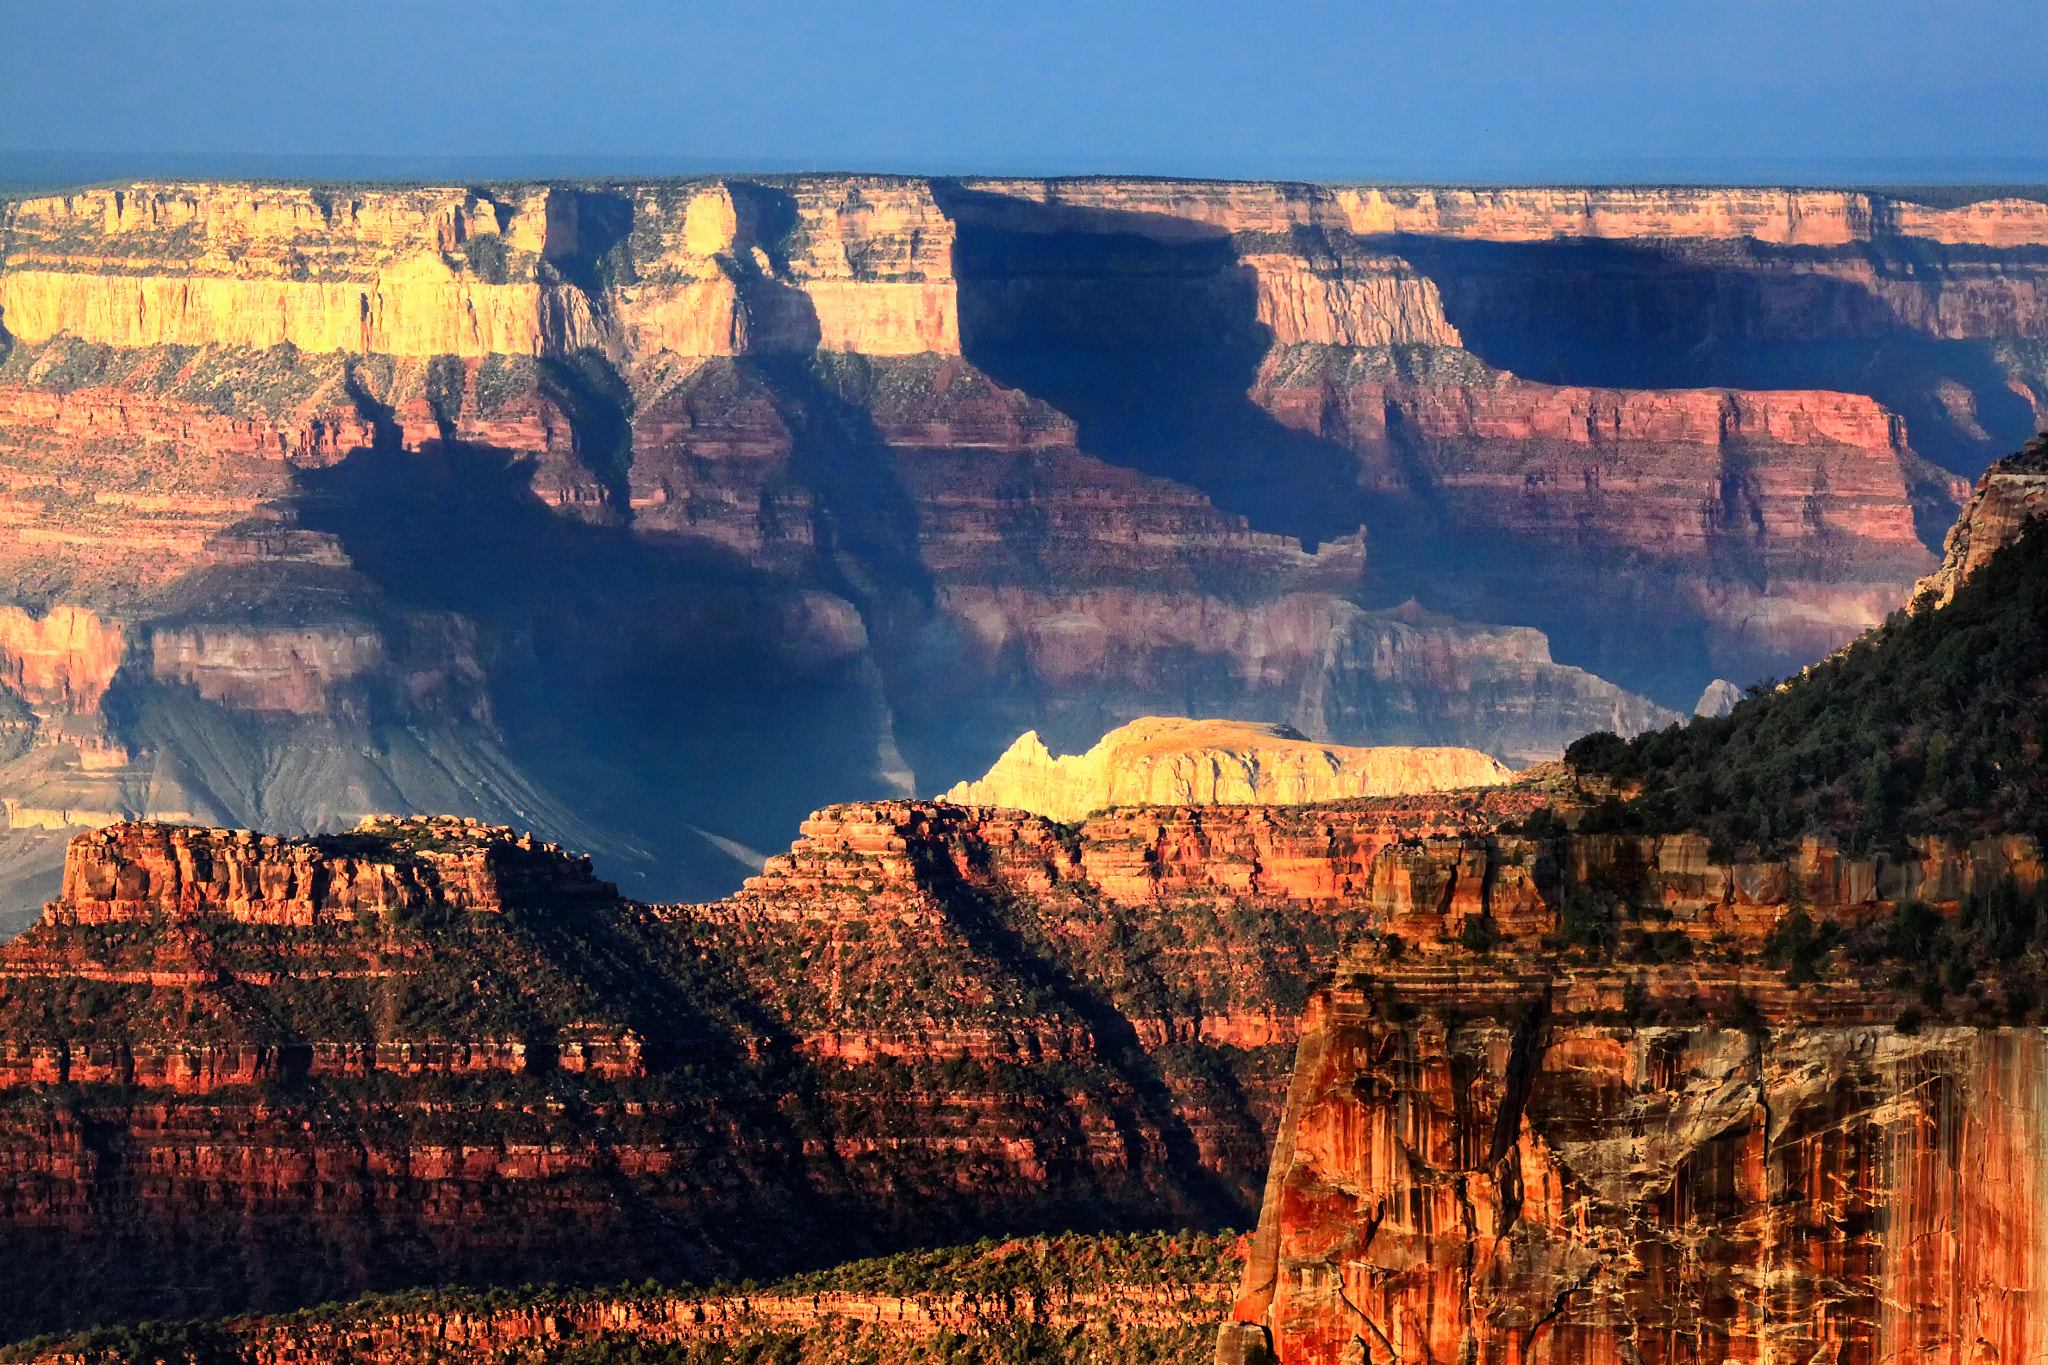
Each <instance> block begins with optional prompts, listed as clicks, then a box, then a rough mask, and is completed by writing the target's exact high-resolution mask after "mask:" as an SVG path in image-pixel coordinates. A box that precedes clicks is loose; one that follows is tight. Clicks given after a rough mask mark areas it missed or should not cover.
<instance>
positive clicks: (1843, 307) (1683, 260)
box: [1365, 235, 2048, 548]
mask: <svg viewBox="0 0 2048 1365" xmlns="http://www.w3.org/2000/svg"><path fill="white" fill-rule="evenodd" d="M1365 241H1366V242H1367V243H1368V244H1369V245H1371V246H1374V247H1377V248H1380V249H1383V250H1386V251H1390V252H1392V253H1394V254H1396V255H1398V256H1401V257H1402V258H1404V259H1406V260H1407V261H1409V262H1410V263H1411V264H1413V265H1414V266H1415V267H1416V268H1417V269H1418V270H1420V271H1422V272H1423V273H1424V274H1425V275H1427V276H1429V277H1430V278H1431V279H1432V280H1433V281H1434V282H1435V283H1436V286H1437V289H1438V291H1439V292H1440V293H1441V295H1442V297H1443V302H1444V311H1445V313H1446V315H1447V316H1448V317H1449V319H1450V321H1451V323H1452V325H1454V326H1455V327H1457V329H1458V331H1459V334H1460V335H1461V336H1462V337H1463V339H1464V343H1465V346H1466V348H1467V349H1469V350H1471V351H1472V352H1473V353H1474V354H1475V355H1478V356H1479V357H1480V358H1481V359H1482V360H1485V361H1486V362H1487V363H1488V364H1490V365H1494V366H1497V367H1499V368H1501V369H1505V370H1511V371H1513V372H1514V373H1515V374H1518V375H1520V376H1522V377H1523V378H1525V379H1532V380H1536V381H1538V382H1540V383H1545V384H1568V385H1587V386H1592V387H1604V388H1635V389H1655V388H1738V389H1825V390H1833V391H1837V392H1843V393H1858V394H1864V395H1866V396H1868V397H1870V398H1873V399H1875V400H1877V401H1878V402H1880V403H1882V404H1884V406H1886V407H1887V408H1889V409H1891V410H1892V411H1893V412H1896V413H1898V414H1900V415H1901V416H1903V417H1904V418H1905V419H1906V423H1907V431H1908V435H1909V438H1910V440H1911V442H1912V445H1913V448H1914V449H1915V450H1916V451H1918V452H1919V453H1920V454H1921V455H1924V456H1926V457H1927V458H1928V459H1930V460H1933V461H1934V462H1935V463H1936V464H1939V465H1941V466H1943V467H1944V468H1946V469H1949V470H1952V471H1954V472H1955V473H1958V474H1962V475H1964V476H1965V477H1968V478H1975V477H1976V476H1977V475H1978V474H1980V473H1982V472H1983V469H1984V467H1985V466H1986V465H1987V464H1989V463H1990V462H1991V461H1992V460H1994V459H1997V458H1999V457H2000V456H2003V455H2005V454H2008V453H2010V452H2011V451H2013V450H2016V449H2018V448H2019V447H2020V446H2021V445H2023V444H2025V442H2026V441H2027V440H2028V438H2030V437H2031V436H2032V435H2033V434H2034V413H2033V409H2032V405H2031V404H2029V403H2028V401H2027V400H2026V399H2025V398H2024V397H2022V396H2021V395H2019V394H2017V393H2015V392H2014V391H2013V390H2012V389H2011V388H2010V387H2009V384H2008V376H2007V373H2006V372H2005V370H2004V369H2002V368H2001V367H2000V365H1999V364H1998V362H1997V358H1996V356H1995V355H1994V347H1995V343H1991V342H1982V341H1949V340H1941V339H1938V338H1935V337H1932V336H1929V335H1927V334H1925V332H1924V331H1918V330H1914V329H1912V328H1910V327H1908V326H1907V325H1906V324H1905V323H1904V322H1902V321H1901V319H1900V317H1899V315H1898V312H1897V311H1896V309H1895V308H1894V307H1893V306H1892V305H1891V304H1890V303H1888V302H1887V301H1886V300H1885V299H1884V298H1883V297H1881V295H1880V294H1879V293H1878V292H1877V288H1878V287H1880V286H1882V285H1883V283H1884V282H1885V281H1887V280H1898V281H1900V282H1901V283H1902V285H1903V286H1905V287H1907V288H1909V289H1910V288H1918V287H1922V284H1923V282H1924V281H1926V280H1928V279H1935V280H1937V281H1945V280H1946V279H1948V278H1952V277H1953V278H1957V279H1959V280H1960V281H1962V282H1967V279H1968V278H1969V275H1970V273H1971V272H1972V271H1973V270H1985V269H1991V268H1995V267H1996V265H1997V264H1999V263H2000V262H2004V261H2010V262H2012V263H2015V264H2020V265H2025V266H2028V267H2032V268H2035V269H2039V268H2041V267H2042V266H2044V265H2048V251H2044V250H2041V249H2037V248H2020V249H2003V250H2000V249H1989V248H1979V247H1944V246H1941V245H1938V244H1936V243H1931V242H1920V241H1909V240H1905V239H1892V240H1885V241H1881V242H1866V243H1858V244H1855V245H1852V246H1845V247H1781V246H1772V245H1769V244H1765V243H1757V242H1739V243H1738V242H1699V243H1686V244H1679V245H1670V244H1662V245H1659V244H1650V243H1643V242H1631V241H1614V240H1604V239H1593V238H1570V239H1561V240H1556V241H1545V242H1482V241H1459V240H1455V239H1450V238H1441V237H1420V236H1408V235H1395V236H1387V237H1379V238H1368V239H1365ZM1830 266H1833V267H1838V268H1841V269H1843V270H1844V271H1845V272H1847V273H1848V274H1847V275H1845V276H1834V275H1829V274H1826V273H1820V271H1821V270H1822V269H1824V268H1826V267H1830ZM1854 273H1860V274H1862V275H1865V276H1867V278H1868V279H1869V280H1870V281H1872V283H1869V284H1866V283H1865V282H1864V280H1863V279H1862V278H1856V277H1853V275H1854ZM1936 287H1937V288H1938V287H1939V285H1938V284H1937V286H1936ZM1927 529H1930V528H1923V539H1925V538H1926V530H1927ZM1931 529H1933V530H1934V531H1935V532H1936V534H1935V535H1934V537H1933V540H1934V544H1935V547H1936V548H1938V547H1939V541H1940V534H1939V533H1940V532H1945V531H1946V530H1947V522H1946V521H1942V522H1941V524H1940V525H1939V526H1938V527H1934V528H1931Z"/></svg>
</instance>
